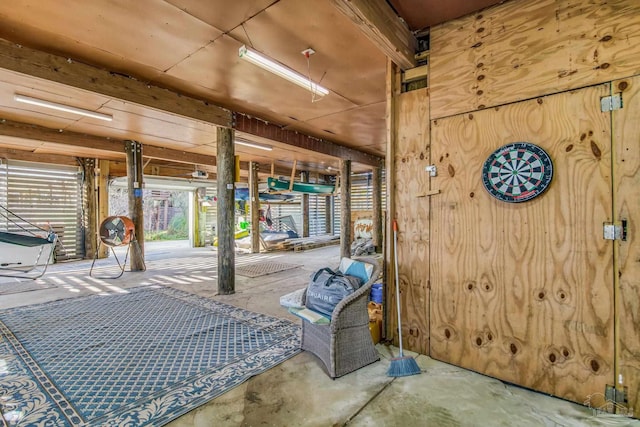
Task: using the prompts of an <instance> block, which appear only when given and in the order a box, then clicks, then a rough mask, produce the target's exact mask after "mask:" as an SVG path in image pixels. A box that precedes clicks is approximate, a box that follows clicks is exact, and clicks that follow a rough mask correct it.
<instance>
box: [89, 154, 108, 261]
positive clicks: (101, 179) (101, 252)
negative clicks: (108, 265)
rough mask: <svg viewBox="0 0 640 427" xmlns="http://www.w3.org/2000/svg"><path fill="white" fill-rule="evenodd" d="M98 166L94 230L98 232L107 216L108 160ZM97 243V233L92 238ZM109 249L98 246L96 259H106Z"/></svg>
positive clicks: (100, 162)
mask: <svg viewBox="0 0 640 427" xmlns="http://www.w3.org/2000/svg"><path fill="white" fill-rule="evenodd" d="M98 166H99V168H100V173H99V175H98V215H97V218H96V224H95V226H94V227H95V229H96V230H99V227H100V224H102V221H104V220H105V219H106V218H107V217H108V216H109V160H99V161H98ZM92 238H93V239H95V240H96V241H97V232H96V234H94V235H93V236H92ZM108 254H109V248H108V247H106V246H105V245H98V258H106V257H107V255H108Z"/></svg>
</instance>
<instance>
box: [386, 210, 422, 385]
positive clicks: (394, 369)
mask: <svg viewBox="0 0 640 427" xmlns="http://www.w3.org/2000/svg"><path fill="white" fill-rule="evenodd" d="M397 243H398V223H397V221H396V220H395V219H394V220H393V262H394V267H395V268H394V271H395V276H396V305H397V308H398V338H399V340H400V355H399V356H398V357H394V358H393V359H391V364H390V365H389V370H388V371H387V376H389V377H406V376H409V375H416V374H419V373H420V367H419V366H418V364H417V363H416V360H415V359H414V358H413V357H410V356H406V357H405V356H404V353H403V351H402V321H401V316H400V280H399V279H398V251H397Z"/></svg>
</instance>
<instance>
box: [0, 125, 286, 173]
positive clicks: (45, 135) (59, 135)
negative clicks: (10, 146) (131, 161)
mask: <svg viewBox="0 0 640 427" xmlns="http://www.w3.org/2000/svg"><path fill="white" fill-rule="evenodd" d="M0 136H9V137H14V138H22V139H29V140H34V141H42V142H47V143H53V144H61V145H67V146H73V147H83V148H90V149H95V150H100V151H106V152H111V153H114V154H117V155H118V156H121V157H122V158H123V159H124V157H125V151H124V140H122V139H115V138H104V137H100V136H94V135H87V134H84V133H79V132H72V131H65V130H60V129H51V128H47V127H44V126H39V125H33V124H28V123H21V122H15V121H12V120H5V119H0ZM1 153H2V151H0V154H1ZM142 155H143V157H145V158H148V159H155V160H164V161H167V162H172V163H184V164H188V165H202V166H205V167H215V166H216V157H215V156H208V155H206V154H197V153H189V152H188V151H179V150H172V149H168V148H163V147H157V146H155V145H148V144H144V142H143V148H142ZM39 156H40V159H42V158H43V157H42V156H45V157H55V155H53V154H51V155H49V154H46V155H45V154H39ZM63 157H65V156H62V157H61V158H63ZM30 159H31V160H32V161H37V160H35V159H36V158H35V157H34V158H30ZM41 161H42V160H41ZM52 163H58V162H57V161H54V162H52ZM259 167H260V170H261V173H262V174H267V173H268V171H269V170H270V166H269V165H266V164H262V165H259ZM240 170H243V171H247V170H249V162H246V161H242V162H240ZM274 173H276V174H278V175H287V174H289V173H291V169H288V168H284V167H277V168H276V169H275V171H274Z"/></svg>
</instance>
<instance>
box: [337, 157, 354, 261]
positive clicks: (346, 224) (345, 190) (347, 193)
mask: <svg viewBox="0 0 640 427" xmlns="http://www.w3.org/2000/svg"><path fill="white" fill-rule="evenodd" d="M352 240H353V230H351V160H340V256H341V257H346V258H349V257H351V241H352Z"/></svg>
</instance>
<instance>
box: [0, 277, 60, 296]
mask: <svg viewBox="0 0 640 427" xmlns="http://www.w3.org/2000/svg"><path fill="white" fill-rule="evenodd" d="M55 287H56V285H53V284H51V283H41V282H39V281H38V280H22V281H19V282H17V281H10V282H0V295H7V294H19V293H20V292H29V291H39V290H40V289H49V288H55Z"/></svg>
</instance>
